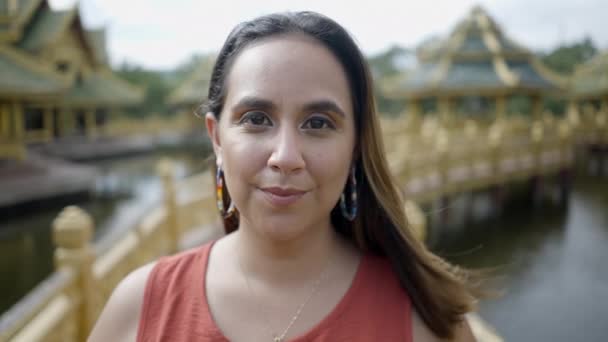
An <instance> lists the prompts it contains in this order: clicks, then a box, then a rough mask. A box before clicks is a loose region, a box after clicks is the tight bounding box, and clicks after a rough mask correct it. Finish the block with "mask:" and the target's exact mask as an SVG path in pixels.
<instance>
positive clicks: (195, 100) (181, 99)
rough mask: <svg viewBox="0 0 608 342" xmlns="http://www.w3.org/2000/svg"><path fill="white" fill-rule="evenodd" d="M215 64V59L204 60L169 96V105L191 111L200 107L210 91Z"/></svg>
mask: <svg viewBox="0 0 608 342" xmlns="http://www.w3.org/2000/svg"><path fill="white" fill-rule="evenodd" d="M213 63H214V59H213V58H203V59H202V61H201V63H200V65H199V66H198V67H197V68H196V70H195V71H194V72H193V73H192V75H191V76H190V77H189V78H187V79H186V80H185V81H184V82H183V83H182V84H181V85H180V86H178V87H177V88H176V89H175V90H174V91H173V92H172V93H171V94H169V97H168V100H167V103H168V104H169V105H171V106H173V107H189V109H194V108H195V107H196V106H198V105H200V104H201V103H202V101H203V100H204V98H205V96H206V95H207V91H208V90H209V81H210V77H211V71H212V69H213Z"/></svg>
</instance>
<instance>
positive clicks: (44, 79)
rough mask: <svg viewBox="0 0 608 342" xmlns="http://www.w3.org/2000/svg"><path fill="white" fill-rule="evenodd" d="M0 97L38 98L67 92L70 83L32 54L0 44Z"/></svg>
mask: <svg viewBox="0 0 608 342" xmlns="http://www.w3.org/2000/svg"><path fill="white" fill-rule="evenodd" d="M0 75H2V77H0V98H27V99H39V98H45V97H48V96H57V95H60V94H62V93H63V92H65V91H66V90H67V89H68V87H69V83H68V80H67V79H66V78H64V77H61V76H59V75H57V73H56V72H55V70H54V69H53V68H51V67H49V66H46V65H44V64H40V63H39V62H38V61H37V60H35V59H34V58H32V57H30V56H29V55H27V54H25V53H23V52H21V51H19V50H17V49H13V48H11V47H8V46H0Z"/></svg>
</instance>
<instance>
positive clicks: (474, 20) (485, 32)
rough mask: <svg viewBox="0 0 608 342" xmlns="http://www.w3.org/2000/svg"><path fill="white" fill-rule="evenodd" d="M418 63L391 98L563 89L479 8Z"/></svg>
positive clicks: (420, 54)
mask: <svg viewBox="0 0 608 342" xmlns="http://www.w3.org/2000/svg"><path fill="white" fill-rule="evenodd" d="M418 58H419V61H420V65H419V67H418V68H417V69H415V70H413V71H412V72H410V73H409V74H408V75H407V77H406V78H405V80H404V81H403V82H401V83H400V84H397V85H395V86H394V87H393V88H392V89H391V90H390V91H389V92H390V93H391V95H393V96H398V97H401V96H404V95H405V96H408V97H412V98H419V97H426V96H465V95H507V94H511V93H528V94H532V95H535V94H536V95H540V94H543V93H547V92H552V91H556V90H559V89H560V88H562V86H563V80H562V79H561V78H560V77H559V76H557V75H555V74H553V73H551V72H550V71H548V70H547V69H546V68H545V67H544V66H543V65H542V64H541V62H540V61H539V60H538V59H537V58H536V57H535V56H534V55H533V54H532V53H531V52H530V51H529V50H528V49H526V48H525V47H522V46H521V45H519V44H517V43H515V42H513V41H512V40H510V39H509V38H508V37H507V36H505V35H504V34H503V32H502V30H501V28H500V27H499V26H498V24H497V23H496V22H495V21H494V20H493V19H492V18H491V17H490V16H489V15H488V14H487V13H486V12H485V11H484V10H483V9H482V8H481V7H475V8H474V9H473V10H472V11H471V12H470V13H469V15H468V16H467V17H466V18H465V19H464V20H462V21H461V22H460V23H459V24H458V25H457V26H456V28H455V29H454V31H453V32H452V33H451V34H450V36H449V37H448V38H447V39H446V40H444V41H442V42H441V43H439V44H435V45H434V46H432V47H426V48H422V49H420V51H419V52H418Z"/></svg>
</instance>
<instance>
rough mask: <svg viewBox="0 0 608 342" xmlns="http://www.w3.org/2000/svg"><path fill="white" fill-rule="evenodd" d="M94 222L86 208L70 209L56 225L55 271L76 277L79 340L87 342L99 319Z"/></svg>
mask: <svg viewBox="0 0 608 342" xmlns="http://www.w3.org/2000/svg"><path fill="white" fill-rule="evenodd" d="M92 236H93V219H92V218H91V216H89V214H87V213H86V212H85V211H83V210H82V209H80V208H78V207H76V206H69V207H66V208H65V209H63V211H61V213H60V214H59V215H58V216H57V218H56V219H55V221H54V222H53V241H54V243H55V245H56V246H57V248H56V250H55V268H56V269H60V268H64V267H66V268H70V269H72V270H74V272H75V274H76V287H77V292H76V296H78V297H80V298H78V299H77V300H75V303H77V309H76V312H77V319H78V332H77V336H78V340H79V341H85V340H86V338H87V336H88V334H89V333H90V332H91V329H92V328H93V324H94V322H95V319H96V308H95V303H94V300H95V294H96V292H97V291H96V289H95V286H94V284H95V282H94V279H93V273H92V265H93V262H94V259H95V253H94V251H93V247H92V245H91V238H92Z"/></svg>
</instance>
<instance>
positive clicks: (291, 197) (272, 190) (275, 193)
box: [260, 187, 306, 207]
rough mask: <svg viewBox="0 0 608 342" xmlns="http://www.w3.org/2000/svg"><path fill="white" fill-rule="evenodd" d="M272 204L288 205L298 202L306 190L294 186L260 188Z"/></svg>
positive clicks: (278, 205)
mask: <svg viewBox="0 0 608 342" xmlns="http://www.w3.org/2000/svg"><path fill="white" fill-rule="evenodd" d="M260 190H261V191H262V193H264V197H265V198H266V200H267V201H268V202H270V204H272V205H273V206H277V207H283V206H288V205H291V204H294V203H295V202H297V201H298V200H299V199H300V198H301V197H302V196H304V194H306V191H303V190H298V189H293V188H280V187H268V188H260Z"/></svg>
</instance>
